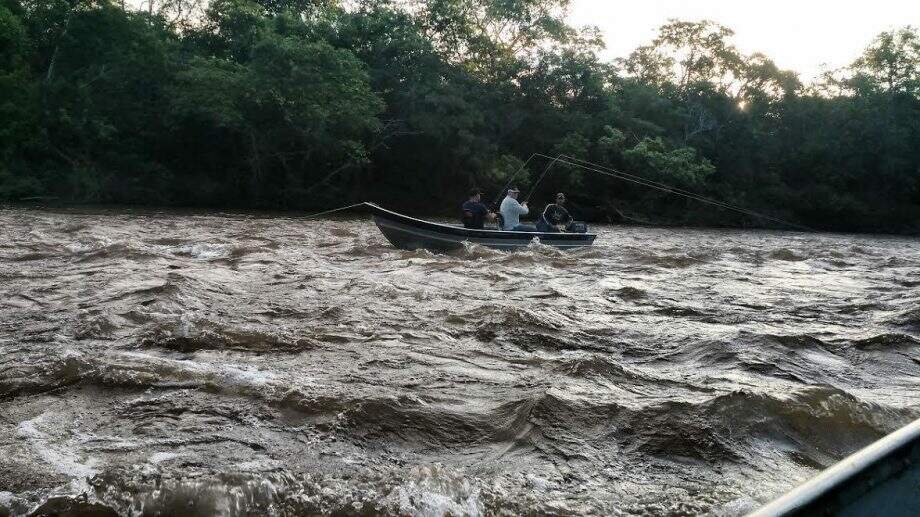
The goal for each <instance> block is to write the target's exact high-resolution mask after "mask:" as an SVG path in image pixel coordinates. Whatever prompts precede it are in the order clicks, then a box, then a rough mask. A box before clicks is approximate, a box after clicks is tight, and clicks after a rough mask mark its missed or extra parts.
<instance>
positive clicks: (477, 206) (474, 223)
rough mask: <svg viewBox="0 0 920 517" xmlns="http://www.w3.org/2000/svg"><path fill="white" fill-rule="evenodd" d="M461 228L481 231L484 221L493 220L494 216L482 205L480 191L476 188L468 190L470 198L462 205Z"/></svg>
mask: <svg viewBox="0 0 920 517" xmlns="http://www.w3.org/2000/svg"><path fill="white" fill-rule="evenodd" d="M462 210H463V227H464V228H471V229H474V230H482V229H483V227H484V226H485V222H486V219H488V220H490V221H491V220H492V219H495V214H493V213H492V212H490V211H489V209H488V208H487V207H486V205H484V204H482V191H481V190H479V189H478V188H474V189H472V190H470V198H469V199H468V200H466V202H465V203H463V207H462Z"/></svg>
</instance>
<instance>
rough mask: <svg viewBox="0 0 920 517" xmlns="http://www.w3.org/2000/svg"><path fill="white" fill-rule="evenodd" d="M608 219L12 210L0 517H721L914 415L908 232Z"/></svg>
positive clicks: (1, 393)
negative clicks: (143, 516)
mask: <svg viewBox="0 0 920 517" xmlns="http://www.w3.org/2000/svg"><path fill="white" fill-rule="evenodd" d="M599 230H600V231H599V233H600V235H599V238H598V241H597V242H598V245H597V246H595V247H594V248H592V249H586V250H580V251H575V252H560V251H558V250H554V249H551V248H546V247H544V246H539V245H534V246H532V247H531V248H530V249H528V250H525V251H521V252H515V253H507V252H496V251H492V250H488V249H485V248H479V247H475V246H474V247H469V248H467V249H465V250H463V251H461V252H457V253H453V254H433V253H428V252H425V251H416V252H406V251H399V250H396V249H393V248H392V247H390V246H389V245H387V244H386V242H385V241H384V239H383V238H382V237H381V236H380V235H379V234H378V233H377V230H376V228H375V227H374V226H373V224H372V223H370V222H369V221H368V220H366V219H364V218H357V219H350V220H336V221H305V220H301V219H297V218H293V217H268V216H260V217H254V216H246V215H221V214H213V215H201V214H170V213H125V212H94V213H88V212H76V211H73V212H41V211H25V210H19V209H13V210H2V211H0V515H2V514H4V513H7V512H9V513H12V514H13V515H18V514H27V513H29V512H32V511H34V510H36V509H38V508H41V509H42V510H45V511H48V512H53V511H59V512H60V511H66V510H70V511H74V512H76V514H80V513H83V514H86V515H90V514H91V515H108V514H111V513H112V512H115V513H118V514H128V513H136V514H140V513H147V514H156V513H157V512H162V513H164V514H169V513H182V514H197V515H214V514H222V515H261V514H277V515H292V514H303V513H308V514H309V513H318V512H321V513H333V512H335V513H338V514H342V515H352V514H355V515H445V514H450V515H493V514H507V515H513V514H520V513H535V514H569V513H596V514H625V515H630V514H656V515H658V514H660V515H688V514H697V513H703V512H714V513H719V514H726V515H736V514H740V513H744V512H745V511H748V510H751V509H753V508H754V507H756V506H757V505H758V504H759V503H761V502H764V501H766V500H767V499H769V498H771V497H772V496H774V495H776V494H778V493H779V492H782V491H784V490H786V489H788V488H789V487H791V486H792V485H794V484H796V483H797V482H799V481H801V480H803V479H805V478H807V477H809V476H811V475H813V474H814V473H815V472H816V471H817V470H818V469H821V468H823V467H825V466H827V465H829V464H831V463H833V462H834V461H836V460H838V459H840V458H841V457H842V456H844V455H846V454H848V453H850V452H852V451H854V450H855V449H857V448H859V447H861V446H863V445H865V444H867V443H869V442H871V441H873V440H875V439H877V438H879V437H881V436H882V435H884V434H885V433H887V432H890V431H892V430H894V429H895V428H897V427H899V426H901V425H903V424H905V423H907V422H909V421H910V420H912V419H914V418H917V417H918V416H920V402H918V401H920V309H918V306H920V305H918V302H920V291H918V286H920V281H918V278H920V244H918V243H917V242H916V241H913V240H909V239H900V238H886V237H869V236H840V235H808V234H799V233H778V232H745V231H716V230H668V229H646V228H629V227H605V228H600V229H599ZM93 512H95V513H93Z"/></svg>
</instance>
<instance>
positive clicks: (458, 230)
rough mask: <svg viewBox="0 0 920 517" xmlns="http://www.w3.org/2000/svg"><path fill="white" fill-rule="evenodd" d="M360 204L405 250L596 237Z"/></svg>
mask: <svg viewBox="0 0 920 517" xmlns="http://www.w3.org/2000/svg"><path fill="white" fill-rule="evenodd" d="M362 204H363V205H364V208H365V209H366V210H368V211H370V213H371V214H373V216H374V223H376V224H377V228H379V229H380V232H381V233H383V236H384V237H386V239H387V240H388V241H390V244H392V245H393V246H396V247H397V248H401V249H405V250H416V249H427V250H432V251H450V250H455V249H459V248H462V247H463V245H464V243H465V242H468V243H471V244H478V245H480V246H485V247H488V248H494V249H499V250H515V249H519V248H525V247H527V246H529V245H530V244H531V243H532V242H533V241H534V240H535V239H536V240H538V241H539V242H540V243H541V244H545V245H547V246H552V247H554V248H559V249H564V250H569V249H576V248H584V247H586V246H591V245H592V244H594V239H595V238H597V234H594V233H568V232H560V233H549V232H512V231H504V230H490V229H483V230H476V229H470V228H464V227H463V226H460V225H451V224H442V223H434V222H431V221H425V220H422V219H416V218H414V217H409V216H407V215H403V214H400V213H397V212H393V211H392V210H387V209H385V208H382V207H380V206H378V205H375V204H374V203H362Z"/></svg>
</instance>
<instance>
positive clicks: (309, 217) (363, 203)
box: [303, 201, 367, 219]
mask: <svg viewBox="0 0 920 517" xmlns="http://www.w3.org/2000/svg"><path fill="white" fill-rule="evenodd" d="M366 204H367V202H365V201H362V202H361V203H355V204H353V205H348V206H343V207H339V208H333V209H332V210H326V211H325V212H317V213H315V214H310V215H305V216H304V217H303V218H304V219H312V218H314V217H319V216H321V215H329V214H334V213H336V212H344V211H345V210H351V209H352V208H356V207H359V206H364V205H366Z"/></svg>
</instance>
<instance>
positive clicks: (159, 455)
mask: <svg viewBox="0 0 920 517" xmlns="http://www.w3.org/2000/svg"><path fill="white" fill-rule="evenodd" d="M180 456H184V454H180V453H178V452H155V453H153V454H151V455H150V457H149V458H147V461H148V462H150V463H153V464H154V465H157V464H159V463H163V462H164V461H169V460H172V459H175V458H178V457H180Z"/></svg>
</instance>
